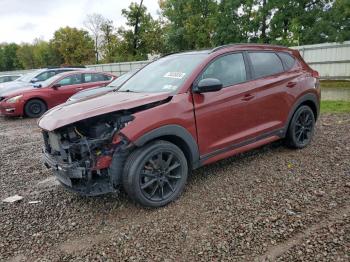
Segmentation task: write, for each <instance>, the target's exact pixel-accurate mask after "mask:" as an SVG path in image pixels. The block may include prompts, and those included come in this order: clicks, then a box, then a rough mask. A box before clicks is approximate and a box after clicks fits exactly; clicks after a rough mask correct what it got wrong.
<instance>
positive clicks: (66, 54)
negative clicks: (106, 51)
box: [51, 27, 95, 65]
mask: <svg viewBox="0 0 350 262" xmlns="http://www.w3.org/2000/svg"><path fill="white" fill-rule="evenodd" d="M51 44H52V46H53V48H54V50H56V51H57V52H58V53H59V54H60V55H61V56H62V57H63V61H64V63H65V64H68V65H79V64H88V63H92V62H93V61H94V60H95V59H94V53H95V52H94V41H93V39H92V38H91V37H90V36H89V33H88V32H87V31H85V30H79V29H77V28H71V27H65V28H60V29H59V30H57V31H56V32H55V34H54V38H53V39H52V40H51Z"/></svg>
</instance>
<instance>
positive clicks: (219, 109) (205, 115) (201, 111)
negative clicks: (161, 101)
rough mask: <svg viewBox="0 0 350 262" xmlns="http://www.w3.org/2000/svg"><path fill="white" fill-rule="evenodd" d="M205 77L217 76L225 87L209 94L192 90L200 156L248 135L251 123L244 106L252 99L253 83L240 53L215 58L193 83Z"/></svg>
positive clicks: (227, 145) (246, 108)
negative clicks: (248, 76)
mask: <svg viewBox="0 0 350 262" xmlns="http://www.w3.org/2000/svg"><path fill="white" fill-rule="evenodd" d="M205 78H216V79H219V80H220V81H221V82H222V84H223V86H224V88H223V89H221V90H220V91H217V92H212V93H200V94H197V93H193V101H194V108H195V116H196V125H197V134H198V144H199V149H200V153H201V155H206V154H209V153H213V152H215V151H217V150H220V149H224V148H225V147H229V146H231V145H233V144H235V143H237V142H239V141H240V140H242V139H243V138H244V137H246V136H247V135H248V133H249V127H250V126H251V124H250V122H251V121H254V119H252V118H251V116H250V115H249V110H248V107H247V105H248V103H249V102H250V100H251V99H253V96H251V91H252V90H254V88H255V85H254V84H253V83H251V82H249V81H247V79H248V78H247V70H246V65H245V61H244V57H243V54H242V53H231V54H226V55H224V56H220V57H219V58H216V59H215V60H214V61H213V62H211V63H210V64H209V66H208V67H207V68H206V69H205V70H204V72H203V73H202V74H201V75H200V76H199V78H198V79H197V81H196V82H198V81H199V80H201V79H205ZM194 85H196V83H194ZM256 113H258V112H256Z"/></svg>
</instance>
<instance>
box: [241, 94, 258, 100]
mask: <svg viewBox="0 0 350 262" xmlns="http://www.w3.org/2000/svg"><path fill="white" fill-rule="evenodd" d="M254 97H255V96H254V95H252V94H246V95H244V97H243V98H242V100H243V101H249V100H251V99H253V98H254Z"/></svg>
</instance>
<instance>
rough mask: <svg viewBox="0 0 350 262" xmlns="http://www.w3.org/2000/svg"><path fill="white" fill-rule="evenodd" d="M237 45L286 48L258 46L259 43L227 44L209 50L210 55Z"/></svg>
mask: <svg viewBox="0 0 350 262" xmlns="http://www.w3.org/2000/svg"><path fill="white" fill-rule="evenodd" d="M238 45H250V46H255V45H256V46H258V45H261V46H270V47H283V48H287V47H285V46H282V45H271V44H259V43H234V44H227V45H221V46H218V47H215V48H213V49H212V50H211V53H214V52H216V51H218V50H221V49H223V48H226V47H233V46H238Z"/></svg>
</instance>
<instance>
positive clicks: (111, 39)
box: [100, 20, 120, 63]
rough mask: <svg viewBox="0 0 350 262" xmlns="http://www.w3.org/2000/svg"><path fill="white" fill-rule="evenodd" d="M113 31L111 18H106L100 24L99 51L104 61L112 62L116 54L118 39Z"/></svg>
mask: <svg viewBox="0 0 350 262" xmlns="http://www.w3.org/2000/svg"><path fill="white" fill-rule="evenodd" d="M115 31H116V30H115V27H114V25H113V21H112V20H106V21H104V22H103V24H102V25H101V32H102V33H101V38H102V42H101V46H100V51H101V55H102V57H103V61H104V62H105V63H111V62H114V61H115V57H116V56H117V52H118V48H119V45H120V40H119V39H118V36H117V34H116V32H115Z"/></svg>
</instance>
